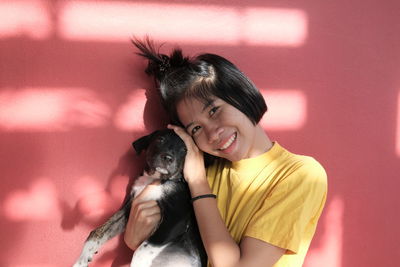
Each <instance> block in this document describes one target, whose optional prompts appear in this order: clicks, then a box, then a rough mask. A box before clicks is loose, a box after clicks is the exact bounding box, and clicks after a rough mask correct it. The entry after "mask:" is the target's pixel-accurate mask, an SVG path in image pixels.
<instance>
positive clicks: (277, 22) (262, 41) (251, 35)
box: [241, 8, 307, 46]
mask: <svg viewBox="0 0 400 267" xmlns="http://www.w3.org/2000/svg"><path fill="white" fill-rule="evenodd" d="M243 20H244V22H245V25H244V27H243V28H244V31H243V32H241V34H243V35H244V36H243V37H242V38H244V40H245V43H246V44H250V45H270V46H299V45H301V44H303V43H304V42H305V39H306V37H307V16H306V14H305V13H304V11H301V10H295V9H272V8H247V9H245V10H244V16H243Z"/></svg>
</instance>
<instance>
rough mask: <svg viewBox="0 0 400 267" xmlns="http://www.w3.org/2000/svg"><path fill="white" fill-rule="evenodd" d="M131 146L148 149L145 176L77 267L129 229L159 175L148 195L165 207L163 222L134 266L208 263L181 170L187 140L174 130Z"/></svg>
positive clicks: (137, 253)
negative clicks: (141, 197)
mask: <svg viewBox="0 0 400 267" xmlns="http://www.w3.org/2000/svg"><path fill="white" fill-rule="evenodd" d="M132 145H133V147H134V148H135V150H136V152H137V153H138V154H139V153H140V152H141V151H142V150H146V168H145V174H146V175H145V176H141V177H139V178H138V179H136V181H135V183H134V185H133V187H132V192H131V194H130V196H129V198H128V200H127V201H126V202H125V204H124V206H123V207H122V208H121V209H120V210H118V211H117V212H116V213H115V214H114V215H113V216H112V217H111V218H110V219H109V220H108V221H107V222H106V223H105V224H103V225H102V226H100V227H98V228H96V229H95V230H93V231H92V232H91V233H90V235H89V237H88V238H87V240H86V242H85V244H84V247H83V250H82V253H81V255H80V257H79V259H78V260H77V261H76V263H75V264H74V267H82V266H88V264H89V262H90V261H91V260H92V258H93V256H94V254H95V253H97V251H98V250H99V248H100V247H101V246H102V245H103V244H104V243H105V242H106V241H107V240H109V239H111V238H112V237H114V236H116V235H118V234H120V233H122V232H123V231H124V229H125V226H126V223H127V220H128V217H129V212H130V209H131V203H132V199H133V198H134V197H135V196H137V195H138V194H139V193H140V192H141V191H142V190H143V189H144V188H145V187H146V186H147V185H148V184H150V183H152V182H153V181H154V180H155V179H160V184H159V185H158V186H156V187H155V189H154V190H152V191H151V192H150V194H147V195H149V197H148V200H156V201H157V203H158V205H159V206H160V209H161V217H162V221H161V223H160V225H159V226H158V228H157V229H156V230H155V232H154V233H153V234H152V235H151V236H150V237H149V239H147V240H146V241H144V242H143V243H142V244H141V245H140V246H139V248H138V249H137V250H136V251H135V252H134V254H133V258H132V261H131V266H134V267H157V266H160V267H161V266H162V267H168V266H171V267H172V266H174V267H179V266H182V267H201V266H206V264H207V256H206V253H205V250H204V247H203V244H202V242H201V238H200V234H199V230H198V227H197V223H196V218H195V216H194V212H193V207H192V205H191V202H190V192H189V188H188V185H187V183H186V182H185V180H184V178H183V174H182V168H183V163H184V160H185V155H186V147H185V144H184V143H183V141H182V140H181V139H180V138H179V137H178V136H177V135H176V134H175V133H174V132H173V131H172V130H161V131H156V132H154V133H152V134H150V135H147V136H144V137H141V138H140V139H138V140H136V141H135V142H133V144H132ZM154 177H157V178H154ZM147 195H146V196H147Z"/></svg>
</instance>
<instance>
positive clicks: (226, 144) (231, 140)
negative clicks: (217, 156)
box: [218, 133, 237, 151]
mask: <svg viewBox="0 0 400 267" xmlns="http://www.w3.org/2000/svg"><path fill="white" fill-rule="evenodd" d="M236 138H237V133H234V134H232V135H231V136H230V137H229V139H228V140H226V141H225V143H224V144H223V145H222V146H221V147H220V148H219V149H218V150H220V151H224V150H226V149H228V148H229V147H230V146H231V145H232V144H233V142H235V140H236Z"/></svg>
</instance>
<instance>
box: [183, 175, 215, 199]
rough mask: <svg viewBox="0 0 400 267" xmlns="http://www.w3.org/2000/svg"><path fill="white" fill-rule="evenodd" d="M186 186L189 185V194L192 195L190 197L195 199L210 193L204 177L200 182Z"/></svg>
mask: <svg viewBox="0 0 400 267" xmlns="http://www.w3.org/2000/svg"><path fill="white" fill-rule="evenodd" d="M188 184H189V190H190V194H191V195H192V197H197V196H199V195H207V194H211V193H212V191H211V188H210V185H209V184H208V181H207V180H206V179H205V177H204V179H202V180H195V181H192V182H190V183H188Z"/></svg>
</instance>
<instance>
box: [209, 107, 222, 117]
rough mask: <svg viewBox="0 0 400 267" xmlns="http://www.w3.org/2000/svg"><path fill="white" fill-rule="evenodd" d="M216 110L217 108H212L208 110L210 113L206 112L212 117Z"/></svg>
mask: <svg viewBox="0 0 400 267" xmlns="http://www.w3.org/2000/svg"><path fill="white" fill-rule="evenodd" d="M218 109H219V107H212V108H211V109H210V111H209V112H208V114H209V115H210V116H212V115H214V114H215V112H217V110H218Z"/></svg>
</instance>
